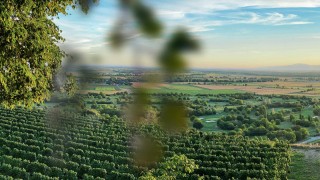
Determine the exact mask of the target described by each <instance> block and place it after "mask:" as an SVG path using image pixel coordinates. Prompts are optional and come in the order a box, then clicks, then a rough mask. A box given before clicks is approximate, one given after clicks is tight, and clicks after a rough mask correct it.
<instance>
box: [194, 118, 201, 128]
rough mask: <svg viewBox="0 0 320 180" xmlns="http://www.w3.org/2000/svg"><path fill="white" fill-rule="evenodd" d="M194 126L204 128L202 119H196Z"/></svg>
mask: <svg viewBox="0 0 320 180" xmlns="http://www.w3.org/2000/svg"><path fill="white" fill-rule="evenodd" d="M193 127H194V128H196V129H202V128H203V124H202V121H201V120H200V119H196V120H195V121H194V122H193Z"/></svg>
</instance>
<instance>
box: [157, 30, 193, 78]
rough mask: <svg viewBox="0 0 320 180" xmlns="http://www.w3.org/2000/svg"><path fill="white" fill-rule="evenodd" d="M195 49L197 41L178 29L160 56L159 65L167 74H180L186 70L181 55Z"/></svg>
mask: <svg viewBox="0 0 320 180" xmlns="http://www.w3.org/2000/svg"><path fill="white" fill-rule="evenodd" d="M197 49H199V43H198V41H197V40H196V39H194V38H192V37H191V35H190V34H189V33H188V32H187V31H186V30H183V29H179V30H177V31H176V32H175V33H174V34H173V35H172V36H171V38H170V39H169V41H168V42H167V44H166V45H165V47H164V50H163V51H162V53H161V54H160V58H159V59H160V65H161V66H162V68H163V70H164V71H166V72H167V73H177V72H182V71H183V70H185V68H186V63H185V59H184V57H183V53H184V52H187V51H194V50H197Z"/></svg>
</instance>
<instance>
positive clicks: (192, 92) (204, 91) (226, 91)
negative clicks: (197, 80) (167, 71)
mask: <svg viewBox="0 0 320 180" xmlns="http://www.w3.org/2000/svg"><path fill="white" fill-rule="evenodd" d="M150 92H151V93H163V94H166V93H184V94H190V95H196V94H213V95H215V94H236V93H244V92H243V91H239V90H233V89H224V90H209V89H198V90H186V89H167V88H161V89H152V90H150Z"/></svg>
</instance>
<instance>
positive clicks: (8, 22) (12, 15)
mask: <svg viewBox="0 0 320 180" xmlns="http://www.w3.org/2000/svg"><path fill="white" fill-rule="evenodd" d="M96 1H97V0H86V1H83V0H78V1H73V0H55V1H53V0H41V1H34V0H23V1H21V0H3V1H1V2H0V12H1V13H0V21H1V24H0V34H1V36H0V47H1V48H0V67H1V69H0V104H2V105H4V106H6V107H11V108H13V107H14V106H16V105H25V106H27V107H31V106H32V105H33V103H41V102H43V101H44V100H45V99H48V98H49V97H50V92H51V91H52V90H53V87H54V86H53V80H54V74H56V73H57V71H58V69H59V68H60V65H61V61H62V58H63V57H64V56H65V53H64V52H63V51H61V49H60V48H59V46H58V45H57V43H59V42H61V41H63V40H64V39H63V37H62V36H61V31H60V29H59V27H58V26H57V25H55V24H54V22H53V18H54V17H55V16H57V15H58V14H60V13H61V14H65V15H66V14H67V12H66V8H67V7H68V6H69V5H73V6H72V7H73V8H75V7H76V6H77V5H78V6H81V9H82V10H83V11H84V12H85V13H87V12H88V9H89V5H90V4H92V3H93V2H96Z"/></svg>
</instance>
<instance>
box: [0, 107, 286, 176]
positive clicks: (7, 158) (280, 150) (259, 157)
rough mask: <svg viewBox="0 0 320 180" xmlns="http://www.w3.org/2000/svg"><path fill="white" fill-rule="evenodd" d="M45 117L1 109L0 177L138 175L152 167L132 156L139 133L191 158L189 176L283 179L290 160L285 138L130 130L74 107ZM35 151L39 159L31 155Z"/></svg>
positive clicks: (168, 152)
mask: <svg viewBox="0 0 320 180" xmlns="http://www.w3.org/2000/svg"><path fill="white" fill-rule="evenodd" d="M46 116H49V117H50V115H46V113H45V112H44V111H41V110H34V111H26V110H23V109H16V110H14V111H12V110H5V109H0V117H1V119H0V132H1V133H0V144H1V145H2V147H1V149H0V177H2V176H4V177H14V178H22V179H28V178H29V179H53V178H59V179H95V178H98V179H137V178H138V177H139V176H141V175H143V174H144V172H146V171H148V169H146V167H138V165H137V164H135V162H137V161H135V159H134V157H133V156H132V146H131V145H132V138H133V137H132V135H133V134H135V133H138V134H145V135H146V136H147V135H152V137H154V141H155V142H157V144H158V146H160V147H161V149H162V150H163V155H164V156H165V157H164V158H170V157H172V156H173V155H174V154H184V155H185V156H186V157H187V158H188V159H193V160H194V161H195V163H196V164H197V165H199V168H198V169H195V170H194V172H192V173H191V174H188V175H187V178H190V179H194V178H198V177H201V176H204V177H205V178H207V179H219V178H220V179H232V178H235V179H248V178H257V179H263V178H264V179H285V177H286V175H287V170H288V165H289V162H290V159H289V151H288V150H289V146H288V144H287V143H284V142H269V141H262V140H253V139H249V138H246V137H242V136H227V135H222V134H213V133H204V132H200V131H196V130H189V131H187V132H184V133H176V134H172V135H168V134H167V133H166V132H164V131H163V130H161V128H159V127H157V126H153V125H152V126H144V127H139V128H134V129H132V128H129V127H127V126H126V124H125V123H124V122H123V121H122V120H121V119H117V120H115V121H113V122H107V123H105V122H101V121H100V120H98V119H96V118H95V117H93V116H80V115H76V114H72V113H70V112H68V113H63V112H61V113H60V115H57V114H53V115H51V116H55V117H56V116H58V117H59V118H57V117H56V120H55V121H49V120H50V118H49V119H46ZM49 122H50V123H49ZM17 127H19V128H17ZM20 138H21V139H23V141H22V142H17V141H15V140H16V139H20ZM49 139H51V140H49ZM31 140H32V141H31ZM26 142H28V144H26ZM56 143H58V144H56ZM29 144H33V145H29ZM50 149H51V150H52V155H49V154H51V150H50ZM35 152H37V153H36V159H34V158H29V154H30V155H31V154H32V153H35ZM47 154H48V155H47ZM58 154H59V155H58ZM32 156H33V155H32ZM24 169H25V170H24ZM142 171H144V172H142ZM27 177H28V178H27ZM6 179H8V178H6ZM9 179H10V178H9Z"/></svg>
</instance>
